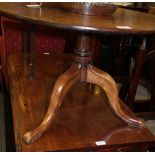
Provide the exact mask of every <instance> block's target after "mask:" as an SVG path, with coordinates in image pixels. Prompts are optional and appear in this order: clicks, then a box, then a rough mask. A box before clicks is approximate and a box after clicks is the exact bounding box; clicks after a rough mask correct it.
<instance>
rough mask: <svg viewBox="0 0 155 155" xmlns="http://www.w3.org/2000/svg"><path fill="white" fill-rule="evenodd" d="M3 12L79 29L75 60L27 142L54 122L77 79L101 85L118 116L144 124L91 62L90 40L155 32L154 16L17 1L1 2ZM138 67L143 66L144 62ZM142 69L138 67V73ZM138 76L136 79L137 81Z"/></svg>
mask: <svg viewBox="0 0 155 155" xmlns="http://www.w3.org/2000/svg"><path fill="white" fill-rule="evenodd" d="M0 13H1V14H3V15H4V16H10V17H12V18H16V19H20V20H22V21H23V22H28V23H31V24H44V25H47V26H51V27H57V28H62V29H70V30H76V31H79V35H78V37H77V43H76V46H75V49H74V53H75V54H74V62H73V64H72V65H71V67H70V68H69V69H68V70H67V71H66V72H65V73H64V74H62V75H61V76H60V77H59V78H58V80H57V81H56V83H55V86H54V88H53V92H52V94H51V98H50V104H49V108H48V110H47V113H46V115H45V117H44V119H43V121H42V122H41V123H40V125H39V126H38V127H37V128H35V129H34V130H32V131H29V132H27V133H25V134H24V140H25V142H27V143H32V142H33V141H34V140H36V139H37V138H38V137H40V136H41V135H42V133H43V132H44V131H46V129H47V128H48V127H49V125H50V124H51V123H53V121H54V116H55V115H56V113H57V111H58V109H59V107H60V105H61V100H62V99H63V97H64V96H65V94H66V93H67V92H68V90H69V88H70V87H71V86H72V85H73V84H74V83H76V82H78V81H82V82H87V83H93V84H97V85H99V86H100V87H102V89H104V91H105V92H106V94H107V96H108V99H109V101H110V102H108V103H109V104H110V107H111V109H112V110H113V111H114V112H115V114H116V115H117V116H118V117H119V118H121V119H122V120H124V121H125V122H126V123H127V124H129V125H132V126H135V127H144V126H145V125H144V122H143V121H142V120H140V119H138V118H135V117H134V116H131V115H129V114H126V112H125V111H124V110H123V109H122V108H121V106H120V102H119V98H118V91H117V87H116V84H115V82H114V80H113V79H112V78H111V76H110V75H108V74H107V73H105V72H102V71H100V70H99V69H97V68H95V67H94V66H93V65H92V51H91V42H92V34H93V33H109V34H113V33H116V34H139V35H141V34H143V35H148V34H152V33H155V28H154V23H155V17H153V16H151V15H147V14H143V13H139V12H134V11H130V10H125V9H120V8H119V9H117V10H116V12H115V13H114V14H113V15H112V16H108V17H107V16H106V17H104V16H102V17H98V16H87V15H83V16H82V15H78V14H69V13H68V12H64V11H62V10H60V9H56V8H49V7H43V8H40V7H39V8H35V9H34V8H28V7H26V6H25V5H21V4H19V5H17V3H14V4H6V3H2V4H1V6H0ZM68 17H70V18H68ZM138 19H140V20H138ZM146 21H147V23H148V24H147V25H146V26H145V27H144V26H143V25H144V24H145V23H146ZM143 43H144V42H143ZM144 51H145V50H144V46H143V44H142V46H141V49H140V52H139V53H141V54H142V55H143V53H144ZM139 68H141V65H140V66H139ZM139 72H140V71H139V70H138V73H139ZM137 75H138V74H137ZM138 78H139V77H138ZM138 78H136V79H135V80H134V81H136V82H137V81H138ZM52 125H53V124H52Z"/></svg>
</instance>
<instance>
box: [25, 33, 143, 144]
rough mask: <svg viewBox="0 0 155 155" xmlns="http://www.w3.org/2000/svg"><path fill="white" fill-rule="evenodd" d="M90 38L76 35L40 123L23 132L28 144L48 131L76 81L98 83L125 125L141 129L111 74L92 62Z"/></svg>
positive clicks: (84, 35) (140, 124)
mask: <svg viewBox="0 0 155 155" xmlns="http://www.w3.org/2000/svg"><path fill="white" fill-rule="evenodd" d="M91 46H92V38H91V36H90V35H86V34H79V36H78V37H77V42H76V46H75V49H74V59H73V64H72V65H71V67H70V68H69V69H68V70H67V71H66V72H65V73H64V74H62V75H60V76H59V77H58V79H57V81H56V82H55V84H54V87H53V90H52V94H51V97H50V103H49V107H48V110H47V113H46V115H45V117H44V118H43V120H42V122H41V123H40V124H39V126H38V127H36V128H35V129H33V130H30V131H27V132H26V133H25V134H24V140H25V142H26V143H28V144H30V143H32V142H34V141H35V140H37V139H38V138H39V137H41V136H42V134H43V133H44V132H45V131H46V130H47V128H48V127H49V126H53V121H54V117H55V115H56V113H57V111H58V109H59V108H60V105H61V104H62V102H61V101H62V100H63V98H64V97H65V95H66V93H67V92H68V91H69V89H70V87H71V86H72V85H74V84H75V83H76V82H87V83H89V84H96V85H97V86H100V87H101V88H102V89H103V90H104V91H105V92H106V95H107V97H108V99H109V101H110V102H109V104H110V108H111V109H112V110H113V111H114V113H115V114H116V115H117V116H118V117H119V118H120V119H122V120H123V121H125V122H126V123H127V124H128V125H131V126H134V127H138V128H143V127H144V126H145V123H144V121H143V120H141V119H138V118H136V117H132V116H130V115H128V114H126V113H125V112H124V111H123V109H122V108H121V107H120V104H119V97H118V90H117V86H116V83H115V81H114V80H113V79H112V77H111V76H110V75H109V74H108V73H106V72H103V71H102V70H100V69H97V68H96V67H94V66H93V65H92V51H91Z"/></svg>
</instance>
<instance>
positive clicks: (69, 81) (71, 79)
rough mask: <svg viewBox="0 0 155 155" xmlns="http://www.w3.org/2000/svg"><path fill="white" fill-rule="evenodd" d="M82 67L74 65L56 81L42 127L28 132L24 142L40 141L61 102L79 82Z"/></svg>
mask: <svg viewBox="0 0 155 155" xmlns="http://www.w3.org/2000/svg"><path fill="white" fill-rule="evenodd" d="M79 72H80V66H79V65H78V64H73V65H72V66H71V67H70V68H69V69H68V70H67V71H66V72H65V73H64V74H62V75H61V76H60V77H59V78H58V79H57V81H56V83H55V85H54V88H53V91H52V94H51V98H50V104H49V107H48V111H47V113H46V115H45V117H44V119H43V121H42V122H41V123H40V125H39V126H38V127H37V128H35V129H34V130H31V131H28V132H26V133H25V134H24V136H23V138H24V141H25V142H26V143H28V144H30V143H32V142H33V141H35V140H36V139H38V138H39V137H40V136H41V135H42V133H43V132H44V131H45V130H46V129H47V128H48V127H49V125H50V124H51V123H52V122H53V120H54V117H55V114H56V112H57V110H58V109H59V107H60V105H61V101H62V99H63V97H64V96H65V94H66V93H67V91H68V90H69V89H70V87H71V86H72V85H73V84H74V83H75V82H76V81H78V80H79V78H80V77H79V76H80V74H79Z"/></svg>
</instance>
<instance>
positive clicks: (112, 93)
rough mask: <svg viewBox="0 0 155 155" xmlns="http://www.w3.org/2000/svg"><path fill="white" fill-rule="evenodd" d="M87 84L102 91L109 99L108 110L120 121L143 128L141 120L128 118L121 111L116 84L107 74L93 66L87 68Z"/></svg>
mask: <svg viewBox="0 0 155 155" xmlns="http://www.w3.org/2000/svg"><path fill="white" fill-rule="evenodd" d="M87 82H88V83H93V84H96V85H99V86H100V87H101V88H102V89H104V91H105V92H106V94H107V97H108V99H109V105H110V108H111V109H112V110H113V111H114V113H115V114H116V115H117V116H118V117H119V118H120V119H122V120H124V121H125V122H126V123H127V124H129V125H131V126H135V127H143V126H144V122H143V120H141V119H138V118H136V117H133V116H129V115H127V114H126V113H125V112H124V111H123V110H122V109H121V106H120V104H119V97H118V90H117V86H116V83H115V81H114V80H113V79H112V77H111V76H110V75H109V74H107V73H106V72H104V71H101V70H99V69H98V68H96V67H94V66H89V67H88V69H87Z"/></svg>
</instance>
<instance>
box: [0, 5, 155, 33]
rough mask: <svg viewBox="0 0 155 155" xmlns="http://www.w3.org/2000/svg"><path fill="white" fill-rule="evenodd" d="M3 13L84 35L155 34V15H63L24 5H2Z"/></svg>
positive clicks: (123, 12) (122, 11) (129, 12)
mask: <svg viewBox="0 0 155 155" xmlns="http://www.w3.org/2000/svg"><path fill="white" fill-rule="evenodd" d="M0 13H1V15H2V16H7V17H11V18H15V19H20V20H22V21H24V22H30V23H33V24H40V25H47V26H51V27H55V28H62V29H70V30H79V31H85V32H99V33H110V34H111V33H115V34H138V35H148V34H155V16H154V15H150V14H146V13H141V12H137V11H132V10H128V9H122V8H118V9H117V10H116V11H115V13H114V14H113V15H112V16H110V17H104V16H102V17H101V16H88V15H79V14H73V13H68V12H64V11H62V10H60V9H55V8H53V7H47V6H44V5H43V6H41V7H37V8H30V7H27V6H26V4H25V3H1V5H0Z"/></svg>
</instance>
